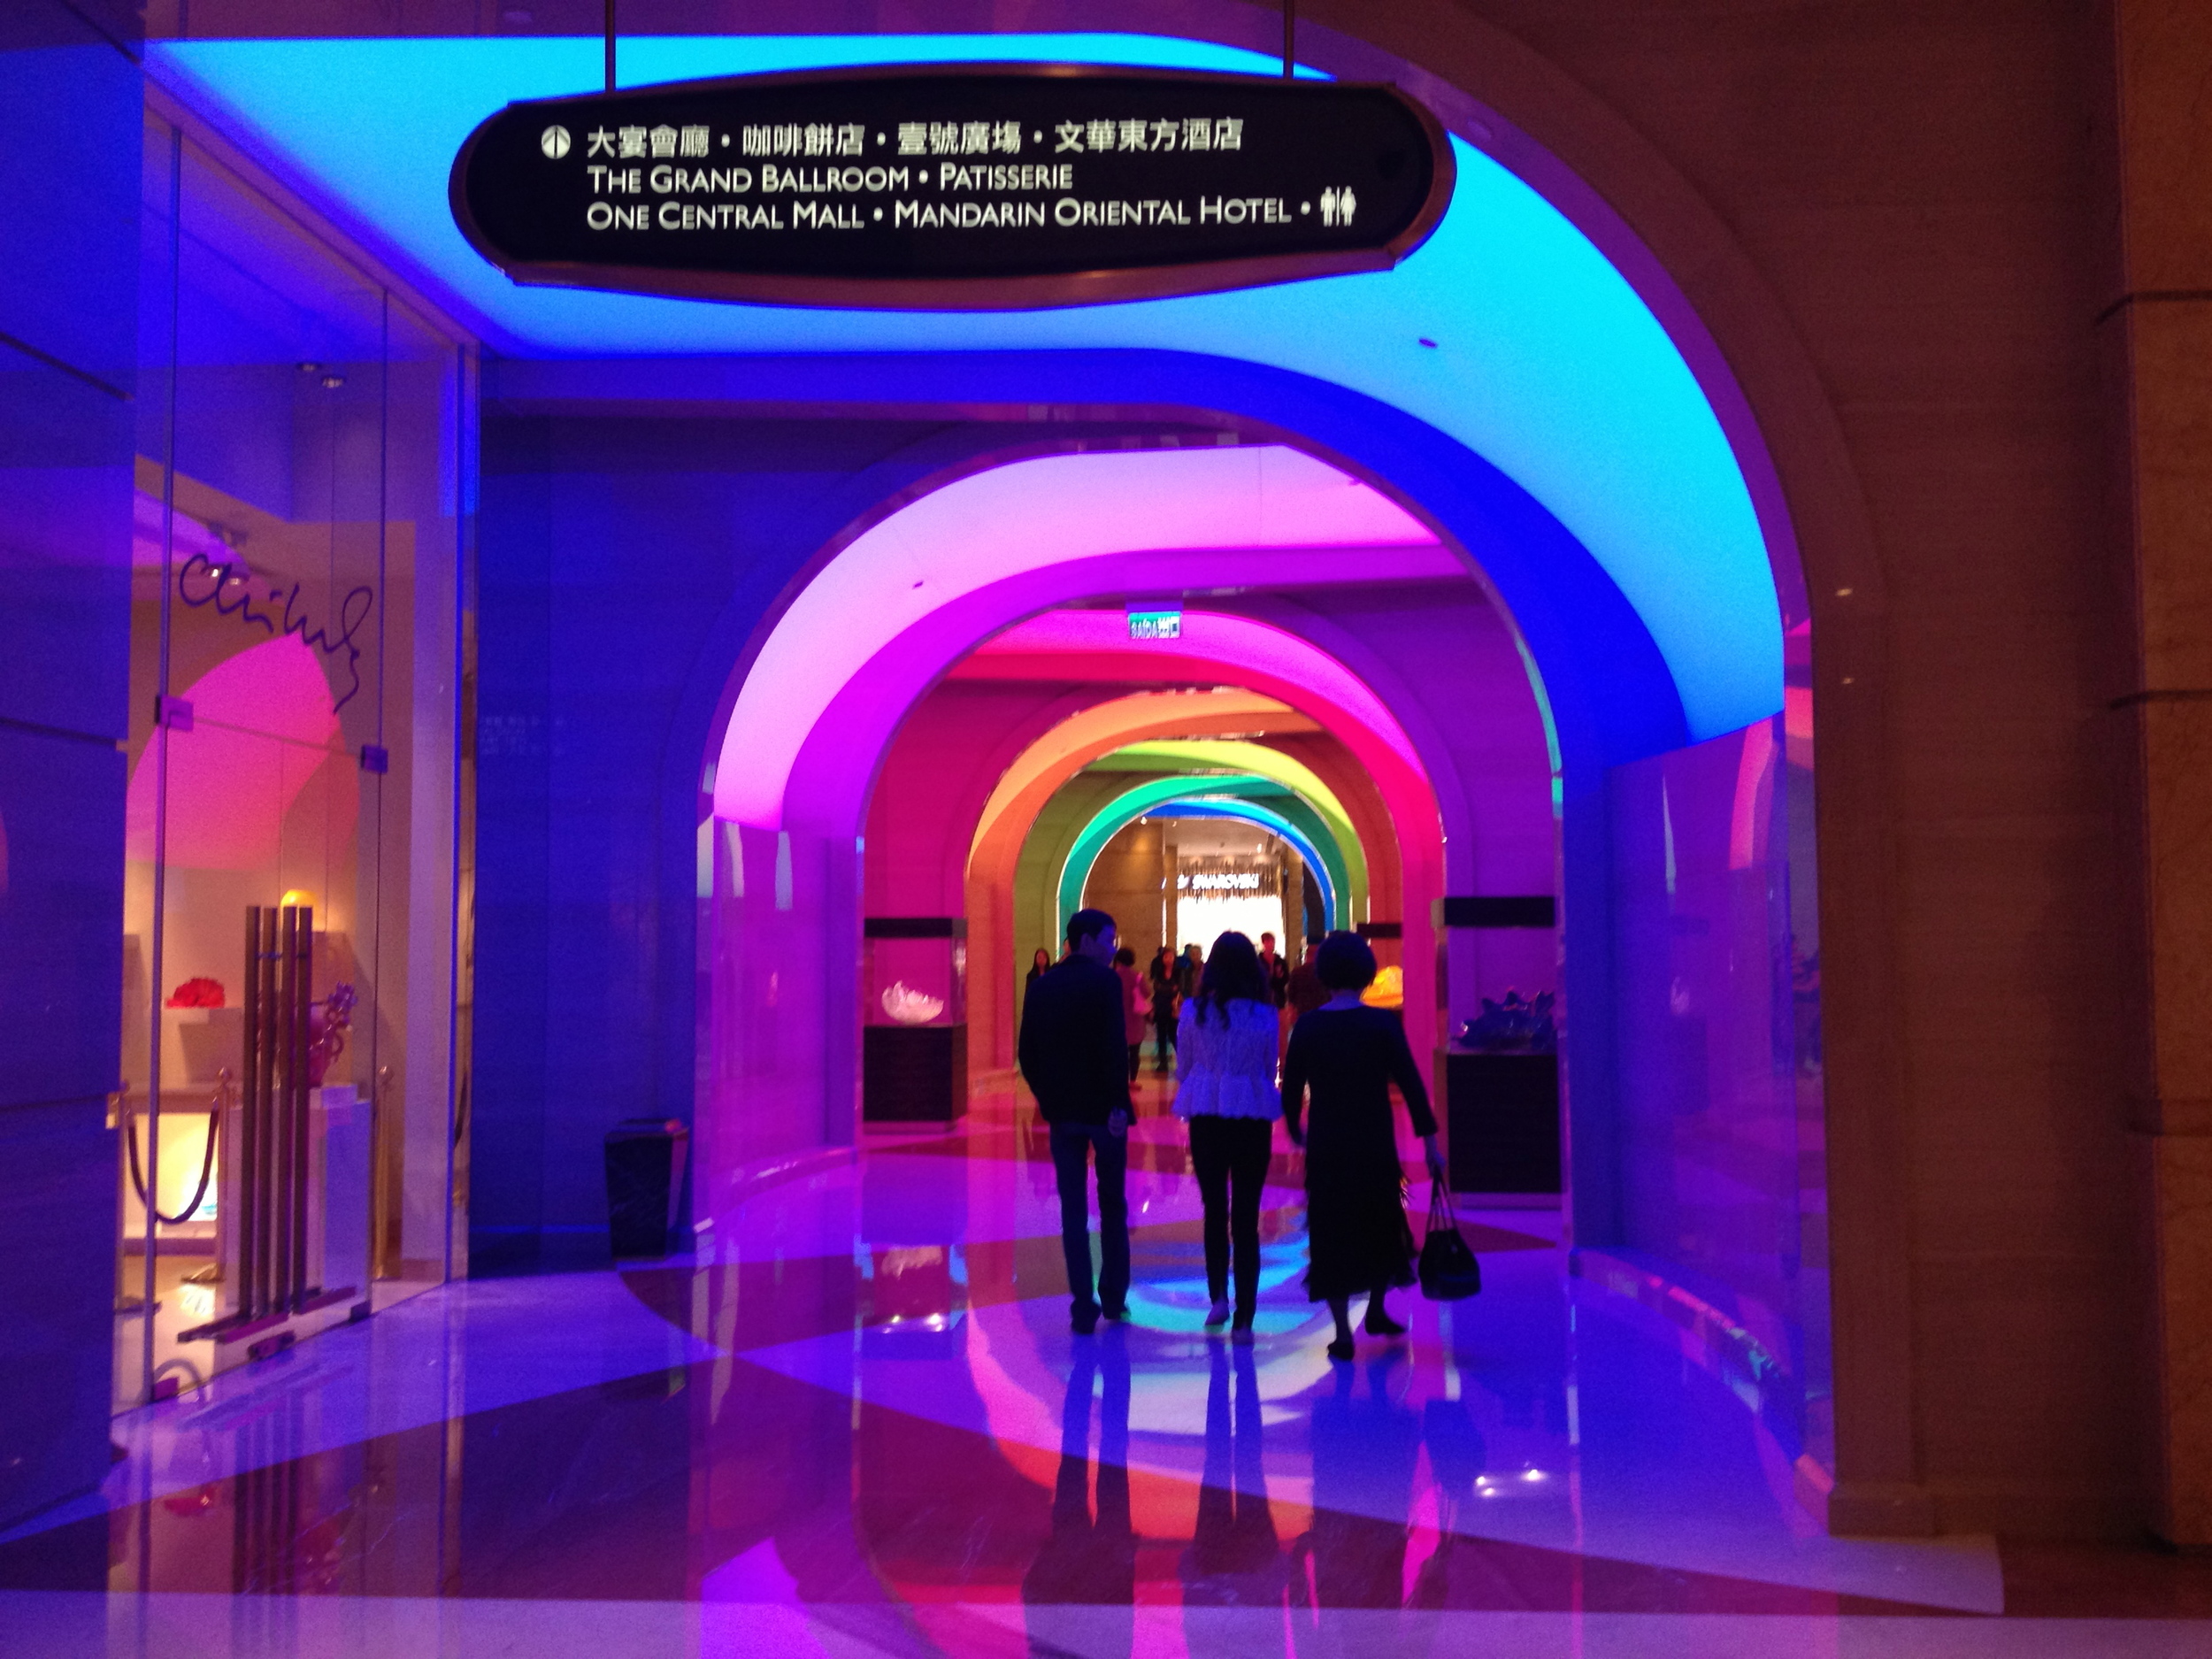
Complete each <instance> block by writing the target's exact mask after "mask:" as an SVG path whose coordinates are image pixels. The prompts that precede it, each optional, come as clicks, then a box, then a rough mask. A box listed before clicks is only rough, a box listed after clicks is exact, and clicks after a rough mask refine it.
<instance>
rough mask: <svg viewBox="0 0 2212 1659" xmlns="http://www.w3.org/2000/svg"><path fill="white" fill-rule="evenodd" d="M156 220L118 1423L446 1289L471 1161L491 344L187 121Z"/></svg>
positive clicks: (151, 241) (143, 490)
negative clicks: (462, 772) (470, 407)
mask: <svg viewBox="0 0 2212 1659" xmlns="http://www.w3.org/2000/svg"><path fill="white" fill-rule="evenodd" d="M143 208H144V211H143V217H142V224H143V227H144V232H143V244H142V282H141V287H140V294H141V316H140V334H139V337H140V358H141V372H140V378H139V394H138V399H137V425H138V458H137V480H136V495H135V515H136V518H135V527H134V560H133V573H132V606H133V610H132V641H131V644H132V658H131V671H132V683H131V730H130V740H129V748H130V752H129V766H130V771H129V795H128V812H127V838H126V852H125V856H126V859H127V877H126V884H125V887H126V898H125V921H124V926H125V932H126V939H125V944H124V953H125V956H124V960H125V985H124V1016H123V1021H124V1028H123V1056H124V1060H123V1077H124V1082H125V1087H124V1089H123V1091H122V1093H121V1094H120V1095H119V1097H118V1103H117V1112H118V1117H119V1123H118V1127H119V1130H121V1131H122V1132H123V1133H119V1135H118V1137H117V1141H118V1146H119V1148H120V1149H121V1153H122V1156H120V1157H119V1160H118V1162H119V1168H118V1171H117V1179H118V1182H119V1184H120V1191H121V1195H122V1201H123V1202H122V1205H121V1215H122V1217H123V1222H122V1227H121V1236H120V1238H119V1241H118V1271H117V1304H116V1306H117V1318H116V1327H115V1328H116V1333H117V1355H116V1362H117V1363H116V1366H115V1377H116V1392H117V1404H118V1406H119V1408H120V1407H124V1406H128V1405H131V1404H134V1403H137V1402H142V1401H144V1400H147V1399H149V1398H161V1397H164V1396H165V1395H166V1394H169V1393H172V1392H174V1391H177V1390H180V1389H188V1388H190V1387H192V1386H196V1385H197V1384H198V1383H199V1382H201V1381H203V1380H204V1379H206V1378H208V1377H210V1376H211V1375H213V1374H214V1373H215V1372H217V1371H222V1370H224V1369H227V1368H228V1367H230V1366H232V1365H234V1364H238V1363H244V1362H246V1361H248V1360H250V1359H252V1358H255V1357H261V1356H267V1355H269V1354H271V1353H273V1352H274V1351H277V1350H279V1349H280V1348H283V1347H285V1346H288V1344H289V1343H290V1342H291V1341H293V1340H297V1339H298V1338H299V1337H301V1336H305V1335H310V1334H312V1333H314V1332H315V1331H318V1330H320V1329H322V1328H324V1327H326V1326H327V1325H331V1324H334V1323H339V1322H342V1321H345V1320H347V1319H349V1318H359V1317H365V1315H367V1314H368V1313H370V1312H372V1311H373V1310H375V1309H377V1308H380V1307H382V1306H384V1305H387V1304H388V1302H392V1301H395V1300H397V1299H399V1298H401V1297H403V1296H405V1295H407V1294H412V1293H413V1292H415V1291H418V1290H420V1289H422V1288H425V1287H426V1286H430V1285H433V1284H436V1283H438V1282H440V1281H442V1279H444V1278H446V1277H447V1276H448V1274H449V1272H450V1271H453V1269H454V1265H455V1264H454V1263H452V1261H451V1252H450V1244H449V1240H451V1238H452V1237H453V1233H452V1229H451V1226H450V1197H451V1194H452V1191H453V1182H452V1169H453V1164H454V1156H455V1144H456V1141H457V1133H456V1128H457V1125H456V1120H455V1116H454V1113H453V1111H452V1110H451V1102H452V1101H453V1099H454V1097H455V1087H454V1085H455V1065H454V1055H453V1030H454V1011H455V1008H456V1005H457V1000H458V987H457V983H456V975H455V971H454V962H455V938H456V928H455V916H454V904H455V843H456V837H455V824H456V795H457V777H458V760H459V756H458V752H457V749H458V746H457V718H456V715H457V708H458V706H459V689H460V664H459V661H458V652H457V628H458V626H459V622H460V604H459V595H460V582H459V572H460V557H459V555H460V550H461V539H460V538H461V529H462V524H463V515H462V503H463V499H464V495H465V491H464V480H465V475H466V470H467V465H468V457H467V456H466V454H465V451H464V449H463V447H462V442H461V440H462V437H463V434H464V433H465V431H466V430H467V422H466V420H465V408H466V405H467V402H468V399H469V397H470V396H471V391H472V362H471V360H470V357H469V346H468V342H466V341H465V340H464V339H462V338H461V337H459V336H458V335H457V334H451V333H449V332H447V331H445V330H443V329H442V327H441V326H439V325H438V324H437V323H436V322H435V321H434V319H432V318H430V317H429V316H428V315H427V314H426V313H425V312H424V311H421V310H419V309H418V308H417V307H415V306H413V305H411V303H409V302H408V301H407V299H406V298H405V297H403V295H402V294H401V293H399V292H396V291H395V289H394V288H393V287H392V286H391V285H389V284H388V283H387V282H385V281H382V280H379V279H378V278H377V276H375V275H374V274H373V273H372V272H371V271H370V270H368V269H367V268H366V267H365V266H364V265H361V264H359V263H357V262H356V261H354V260H352V259H350V258H349V257H347V255H346V253H345V252H344V251H343V250H342V249H341V248H340V247H339V246H338V245H336V243H335V242H334V239H333V238H331V237H330V236H328V235H325V234H317V233H316V231H315V229H313V228H311V225H310V223H309V222H308V221H307V220H306V219H305V217H304V215H303V214H302V213H300V212H298V211H295V210H294V209H293V208H292V207H291V206H290V205H289V204H287V203H286V202H284V201H283V200H281V199H280V198H279V197H278V196H276V195H275V194H274V193H273V191H271V190H267V189H264V188H260V187H259V185H258V183H257V181H256V180H253V179H252V178H251V177H250V176H249V174H248V173H247V172H246V171H245V170H244V168H243V167H242V165H237V164H236V163H235V159H234V157H229V156H227V154H225V153H220V152H219V151H217V150H214V149H212V148H211V145H210V144H209V143H207V142H202V140H201V139H200V138H199V137H198V136H196V135H195V134H192V133H190V132H188V130H186V129H185V128H183V127H180V126H178V125H175V124H173V122H171V121H170V120H168V119H162V117H161V116H160V115H159V114H158V113H153V114H150V116H149V119H148V125H147V132H146V146H145V167H144V203H143ZM463 1236H465V1233H464V1234H463Z"/></svg>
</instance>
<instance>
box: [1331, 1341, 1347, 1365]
mask: <svg viewBox="0 0 2212 1659" xmlns="http://www.w3.org/2000/svg"><path fill="white" fill-rule="evenodd" d="M1329 1357H1330V1358H1331V1359H1333V1360H1339V1361H1341V1362H1342V1363H1345V1364H1347V1365H1348V1364H1350V1363H1352V1339H1351V1338H1350V1337H1345V1338H1344V1339H1342V1340H1340V1341H1335V1342H1332V1343H1330V1344H1329Z"/></svg>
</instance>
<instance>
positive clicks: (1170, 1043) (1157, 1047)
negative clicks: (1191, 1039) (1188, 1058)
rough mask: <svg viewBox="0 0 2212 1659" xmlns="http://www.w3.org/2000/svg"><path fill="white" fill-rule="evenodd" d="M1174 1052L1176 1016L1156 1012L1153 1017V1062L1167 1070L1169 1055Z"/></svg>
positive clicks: (1162, 1069)
mask: <svg viewBox="0 0 2212 1659" xmlns="http://www.w3.org/2000/svg"><path fill="white" fill-rule="evenodd" d="M1174 1052H1175V1016H1174V1015H1172V1014H1161V1013H1155V1014H1154V1015H1153V1017H1152V1064H1154V1065H1156V1066H1157V1067H1158V1068H1159V1069H1160V1070H1161V1071H1166V1070H1167V1057H1168V1056H1169V1055H1171V1054H1172V1053H1174Z"/></svg>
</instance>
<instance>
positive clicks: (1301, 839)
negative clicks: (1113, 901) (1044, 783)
mask: <svg viewBox="0 0 2212 1659" xmlns="http://www.w3.org/2000/svg"><path fill="white" fill-rule="evenodd" d="M1201 803H1203V804H1205V805H1207V806H1210V807H1212V808H1216V809H1218V810H1217V811H1215V812H1214V813H1213V814H1212V816H1215V817H1220V818H1240V819H1241V820H1242V821H1244V822H1245V823H1248V824H1252V825H1256V826H1258V827H1260V828H1262V829H1264V830H1268V831H1270V832H1271V833H1274V834H1277V835H1279V836H1281V837H1282V838H1283V839H1284V840H1285V841H1288V842H1289V843H1290V845H1291V846H1292V848H1293V849H1295V851H1296V852H1297V854H1298V856H1300V857H1301V858H1302V859H1304V860H1305V861H1306V864H1307V865H1308V867H1309V868H1310V869H1311V870H1312V871H1313V873H1314V879H1316V880H1317V881H1318V882H1320V884H1321V899H1322V906H1323V909H1324V910H1325V913H1326V914H1327V916H1328V917H1329V918H1330V926H1335V918H1336V916H1337V914H1338V911H1339V910H1340V902H1339V900H1340V895H1342V894H1343V892H1344V890H1345V872H1344V862H1343V853H1342V851H1341V849H1339V848H1337V847H1336V846H1334V845H1333V844H1332V843H1331V841H1330V840H1329V838H1328V836H1327V835H1326V834H1322V835H1316V834H1314V833H1313V829H1314V827H1316V826H1311V825H1309V824H1301V823H1300V822H1298V821H1297V820H1298V818H1299V817H1303V816H1305V814H1302V813H1296V809H1297V808H1298V807H1299V806H1301V805H1302V804H1304V803H1302V802H1300V801H1299V800H1298V797H1297V796H1296V795H1294V794H1292V793H1291V792H1290V791H1288V790H1286V789H1285V788H1284V787H1283V786H1282V785H1281V784H1279V783H1278V782H1276V781H1275V780H1273V779H1271V778H1259V777H1250V776H1247V777H1236V776H1226V777H1187V778H1160V779H1156V780H1152V781H1150V782H1148V783H1141V784H1137V785H1135V786H1134V787H1132V788H1130V789H1129V790H1128V791H1126V792H1125V793H1124V794H1122V795H1117V796H1116V797H1115V798H1114V799H1113V800H1112V801H1111V802H1110V803H1108V804H1107V805H1106V806H1105V807H1104V808H1103V809H1102V810H1100V811H1099V812H1098V813H1097V814H1096V815H1095V816H1094V817H1093V818H1091V820H1090V821H1089V822H1088V823H1087V824H1086V825H1084V826H1083V827H1082V829H1081V830H1080V831H1079V832H1078V833H1077V835H1076V838H1075V844H1074V846H1072V847H1071V848H1070V849H1069V850H1068V856H1067V858H1066V859H1065V861H1064V862H1063V864H1061V866H1060V872H1059V879H1058V880H1057V881H1056V882H1055V883H1054V884H1053V885H1054V890H1055V895H1056V904H1057V906H1058V911H1059V914H1060V915H1062V916H1067V915H1070V914H1071V913H1073V912H1074V911H1075V910H1077V909H1078V908H1079V907H1080V906H1081V904H1082V902H1083V888H1084V886H1085V884H1086V883H1087V882H1088V881H1089V880H1090V877H1091V870H1092V868H1093V867H1094V865H1095V864H1097V863H1098V855H1099V854H1100V853H1101V852H1102V851H1103V850H1104V849H1105V846H1106V843H1107V842H1108V841H1111V840H1113V838H1114V837H1115V836H1116V835H1118V834H1119V833H1121V832H1122V831H1123V830H1125V829H1126V828H1127V827H1128V826H1130V825H1132V824H1134V823H1135V822H1136V821H1137V820H1138V819H1139V818H1171V817H1173V816H1174V815H1175V814H1174V809H1175V808H1177V807H1179V806H1196V805H1198V804H1201ZM1294 814H1295V816H1294Z"/></svg>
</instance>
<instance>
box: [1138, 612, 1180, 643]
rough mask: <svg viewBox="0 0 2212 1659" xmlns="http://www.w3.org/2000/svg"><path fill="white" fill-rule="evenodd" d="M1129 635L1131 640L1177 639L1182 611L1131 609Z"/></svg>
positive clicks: (1178, 637)
mask: <svg viewBox="0 0 2212 1659" xmlns="http://www.w3.org/2000/svg"><path fill="white" fill-rule="evenodd" d="M1129 637H1130V638H1131V639H1133V640H1179V639H1181V638H1182V637H1183V613H1182V612H1181V611H1131V612H1130V613H1129Z"/></svg>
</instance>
